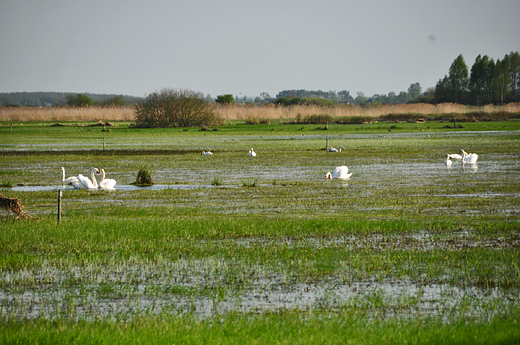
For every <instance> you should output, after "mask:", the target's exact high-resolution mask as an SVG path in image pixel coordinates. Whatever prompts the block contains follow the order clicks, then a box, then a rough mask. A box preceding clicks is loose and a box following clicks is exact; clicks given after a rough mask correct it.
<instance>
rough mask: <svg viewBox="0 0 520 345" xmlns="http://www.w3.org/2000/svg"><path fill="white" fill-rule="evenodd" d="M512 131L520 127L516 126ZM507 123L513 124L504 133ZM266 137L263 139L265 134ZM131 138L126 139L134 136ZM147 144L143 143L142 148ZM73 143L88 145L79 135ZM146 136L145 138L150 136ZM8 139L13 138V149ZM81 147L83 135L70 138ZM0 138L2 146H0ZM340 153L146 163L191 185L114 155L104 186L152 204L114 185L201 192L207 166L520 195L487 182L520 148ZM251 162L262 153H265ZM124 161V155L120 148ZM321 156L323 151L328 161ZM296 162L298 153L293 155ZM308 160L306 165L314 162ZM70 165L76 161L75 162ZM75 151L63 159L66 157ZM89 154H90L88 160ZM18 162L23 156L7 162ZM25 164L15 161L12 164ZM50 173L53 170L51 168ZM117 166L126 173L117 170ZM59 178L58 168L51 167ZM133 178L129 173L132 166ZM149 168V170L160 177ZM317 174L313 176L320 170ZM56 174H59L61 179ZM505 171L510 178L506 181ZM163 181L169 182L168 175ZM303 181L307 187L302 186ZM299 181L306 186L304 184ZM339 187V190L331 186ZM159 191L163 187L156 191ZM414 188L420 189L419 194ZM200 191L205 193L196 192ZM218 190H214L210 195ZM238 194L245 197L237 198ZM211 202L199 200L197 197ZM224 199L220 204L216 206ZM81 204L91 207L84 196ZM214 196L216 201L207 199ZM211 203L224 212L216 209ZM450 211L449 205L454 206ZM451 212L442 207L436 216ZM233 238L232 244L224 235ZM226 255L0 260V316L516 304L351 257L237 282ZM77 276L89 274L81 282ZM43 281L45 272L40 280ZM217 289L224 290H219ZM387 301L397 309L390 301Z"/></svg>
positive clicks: (419, 247)
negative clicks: (323, 270) (112, 181)
mask: <svg viewBox="0 0 520 345" xmlns="http://www.w3.org/2000/svg"><path fill="white" fill-rule="evenodd" d="M514 133H515V134H517V133H518V131H515V132H514ZM426 134H427V133H425V132H423V133H420V134H417V133H415V134H394V133H389V134H387V135H385V136H382V135H372V136H371V135H340V136H331V139H341V138H360V139H363V138H377V137H392V138H401V137H417V136H424V135H426ZM480 134H482V135H487V136H493V135H504V134H507V133H505V132H489V133H480ZM509 134H511V133H509ZM453 135H455V134H451V133H435V136H439V137H440V136H445V137H449V136H453ZM475 135H476V134H475V133H474V132H467V133H464V132H457V133H456V136H471V137H474V136H475ZM320 138H323V136H313V135H305V136H301V137H297V138H296V139H298V140H308V139H312V140H314V139H320ZM269 139H273V140H275V139H289V138H288V137H272V138H269ZM269 139H266V140H269ZM131 145H132V144H125V146H131ZM142 145H143V144H141V143H140V144H139V146H141V147H142ZM80 146H81V147H83V146H85V145H83V144H82V145H80ZM150 146H153V145H152V144H150ZM13 147H14V148H13ZM52 147H53V150H67V149H70V147H74V145H69V144H66V145H65V144H64V145H56V144H53V145H52ZM78 147H79V146H78ZM35 148H36V149H41V150H43V149H47V146H46V145H38V144H27V145H15V146H11V145H9V146H8V147H7V148H6V149H9V150H32V149H35ZM2 149H4V148H0V152H1V150H2ZM341 157H342V156H341V155H329V156H327V159H328V161H327V165H324V164H322V165H319V164H314V162H308V163H306V162H304V161H303V160H297V159H294V161H291V158H288V161H285V162H282V163H281V165H280V166H269V165H267V166H266V165H261V164H251V165H247V164H242V165H241V166H239V167H237V169H235V167H232V166H229V165H228V166H224V167H221V166H218V165H211V166H203V167H200V168H197V167H195V168H186V167H176V166H168V167H164V168H161V169H157V170H156V171H155V172H154V180H156V181H157V180H158V181H163V180H166V178H169V179H171V180H172V181H188V180H187V179H188V178H189V183H190V184H183V183H180V184H156V185H153V186H147V187H138V186H134V185H130V184H125V183H129V182H131V179H130V177H129V173H128V170H129V168H128V165H127V166H124V164H123V163H120V164H121V166H124V167H120V166H118V167H117V169H119V171H118V170H116V169H114V170H111V171H110V173H111V175H110V177H115V178H116V179H117V180H118V181H123V182H125V183H122V184H117V185H116V186H115V188H114V189H113V190H111V191H108V193H110V198H112V199H113V200H120V199H121V201H120V202H121V203H125V205H132V206H136V207H137V206H140V207H149V205H150V204H154V203H156V201H155V200H151V201H149V202H143V201H141V200H140V201H138V202H135V201H133V200H129V199H124V198H120V199H118V197H119V196H120V195H121V194H122V193H128V192H135V191H144V192H146V191H160V190H169V189H172V190H193V189H201V191H200V192H198V191H197V192H196V193H199V194H201V195H202V194H205V193H208V192H209V191H210V190H204V189H205V188H215V186H213V185H211V184H210V182H211V181H210V179H212V178H214V177H215V176H219V177H220V178H222V180H223V183H224V185H223V186H222V187H224V188H230V187H232V188H235V187H240V186H241V185H242V183H243V181H244V180H245V179H258V181H259V182H258V185H259V186H260V187H261V188H270V187H271V186H272V185H273V183H272V181H273V180H276V181H277V182H278V183H279V184H283V183H291V182H303V183H306V184H308V185H312V186H313V187H314V186H316V185H318V188H307V189H308V191H307V193H308V195H310V194H311V193H315V194H317V193H321V189H320V188H319V186H320V185H319V183H327V184H330V185H333V186H337V187H338V188H342V189H341V191H343V188H344V189H345V190H348V188H352V187H356V188H357V189H356V192H358V194H357V195H356V196H366V195H370V193H371V192H372V191H374V190H377V189H378V188H384V187H387V186H389V185H392V186H395V185H397V186H403V187H414V188H415V187H417V188H415V189H414V190H413V193H412V194H413V195H412V194H408V195H407V196H409V197H414V196H417V195H421V196H424V193H426V192H423V191H422V190H421V187H424V186H428V185H434V186H438V189H436V191H435V193H434V194H432V195H433V196H435V197H451V198H458V199H461V200H462V199H466V198H470V197H478V198H484V199H486V200H489V204H492V203H494V201H495V200H494V199H499V198H501V197H504V196H505V197H508V198H519V197H520V194H519V193H517V192H515V191H512V192H508V191H507V190H506V191H504V189H502V190H501V191H499V192H497V191H496V190H495V189H494V188H493V187H494V186H496V185H499V184H500V183H502V184H504V183H507V181H510V183H518V172H519V171H520V159H518V154H516V153H511V154H509V155H508V154H502V155H496V156H492V155H489V156H488V155H486V154H485V153H482V154H481V155H480V157H479V162H478V163H477V164H461V163H460V161H456V160H454V161H453V165H452V166H451V167H447V166H445V165H444V164H443V161H444V158H443V157H438V160H432V159H431V158H430V157H416V158H415V159H414V160H412V161H401V162H399V161H395V160H391V159H386V158H381V159H373V160H362V159H358V160H357V161H354V162H346V163H344V162H343V160H342V158H341ZM257 158H258V159H257V160H256V161H251V160H249V162H261V158H262V157H261V155H260V156H259V157H257ZM121 160H123V158H121ZM324 161H325V160H324ZM292 163H295V164H292ZM311 163H312V164H311ZM74 164H78V163H74ZM74 164H73V163H72V162H71V163H70V164H69V166H70V165H72V166H74ZM89 164H90V163H89ZM343 164H346V165H347V166H348V167H349V170H350V172H352V173H353V175H352V177H351V179H350V180H347V181H337V180H333V181H326V182H325V181H324V177H325V173H326V172H327V171H332V170H333V169H334V167H335V166H339V165H343ZM13 169H19V167H13ZM20 169H21V168H20ZM23 169H28V170H33V171H40V170H43V168H42V167H41V166H36V164H35V165H33V166H24V168H23ZM56 175H58V174H56ZM123 176H124V177H125V178H126V180H125V178H123ZM57 178H58V176H57ZM131 178H134V180H135V177H134V176H131ZM156 178H157V179H156ZM454 179H459V181H460V183H466V184H472V185H474V186H476V187H477V188H476V189H475V190H474V192H471V193H459V192H453V193H452V192H449V191H446V190H444V189H443V185H442V184H443V182H445V183H446V184H449V183H452V182H451V181H452V180H454ZM320 180H321V181H320ZM57 181H59V179H57ZM503 181H506V182H503ZM168 182H171V181H168ZM306 187H307V186H304V188H306ZM301 189H303V188H301ZM0 190H10V191H15V192H29V193H30V192H40V191H58V190H66V191H70V192H71V193H73V192H75V190H74V188H73V187H72V186H63V185H55V184H52V185H39V186H36V185H25V186H15V187H12V188H0ZM338 190H339V189H338ZM157 194H160V193H157ZM415 194H416V195H415ZM318 197H319V198H328V197H329V196H327V195H321V194H320V195H319V196H318ZM225 201H226V202H228V203H229V204H230V205H231V206H230V207H229V211H226V210H224V212H230V213H231V212H237V213H238V212H245V211H246V210H247V212H249V205H250V204H251V203H252V202H253V201H252V200H250V199H247V200H246V201H243V200H236V199H231V200H230V199H229V197H228V199H226V200H225ZM202 202H204V200H202ZM218 202H219V201H218V200H217V203H218ZM241 202H242V203H241ZM204 206H207V205H204ZM220 206H222V205H219V207H220ZM292 206H294V208H293V209H292V210H291V212H294V211H295V210H296V211H297V210H298V208H297V207H305V206H299V204H295V205H292ZM508 206H509V207H510V208H511V210H506V211H507V212H509V214H511V216H512V217H516V220H517V219H518V214H519V208H518V206H517V205H510V204H509V205H508ZM85 207H88V206H85ZM335 207H336V208H341V207H342V206H341V205H337V206H332V207H331V208H330V209H329V212H334V209H335ZM216 208H217V207H216V206H215V209H216ZM215 209H213V212H222V211H215ZM452 212H455V211H452ZM446 214H448V215H449V213H448V211H446V212H444V213H443V215H444V216H446ZM222 241H223V242H226V243H223V246H224V247H232V246H242V247H246V248H249V247H255V246H268V247H269V246H286V247H287V248H291V247H300V246H302V247H307V248H310V249H311V250H319V249H322V248H331V247H337V246H340V247H343V248H347V249H348V248H353V249H356V248H363V249H367V250H374V251H378V250H410V251H421V252H424V251H431V250H449V251H457V250H460V248H490V249H494V250H497V251H499V250H511V249H514V248H519V246H520V243H519V241H518V234H516V237H515V238H514V239H510V238H509V239H508V238H494V239H488V238H475V237H471V236H467V234H464V233H463V232H462V231H461V233H454V234H453V235H452V236H451V237H449V238H439V237H438V236H437V234H433V233H429V232H427V231H423V232H419V233H414V234H411V235H386V236H382V235H380V234H379V235H378V234H369V235H349V236H333V237H327V238H324V237H308V238H304V239H298V241H295V240H294V239H291V238H287V239H283V240H281V241H274V240H270V239H264V238H247V239H239V240H237V239H230V240H222ZM229 242H232V243H229ZM205 245H206V243H204V241H200V242H199V243H194V246H201V247H204V246H205ZM232 265H233V263H232V262H229V261H225V260H223V259H218V258H203V259H199V260H184V259H179V260H176V261H170V262H164V263H161V264H154V263H140V264H132V263H130V262H127V263H124V264H121V265H119V266H117V267H112V266H106V267H101V268H90V267H88V265H87V266H83V267H72V268H69V269H64V268H57V267H42V268H40V269H36V268H35V269H33V270H29V269H20V270H12V271H0V286H2V288H0V315H1V316H0V317H3V318H4V319H11V318H12V319H22V320H26V319H35V318H46V319H53V318H55V317H59V316H61V317H68V318H71V319H75V320H78V319H86V320H93V319H94V318H96V317H100V318H117V317H126V318H127V319H130V318H131V317H132V316H133V315H135V314H136V313H137V312H144V311H149V312H152V313H158V312H161V311H167V312H172V313H180V314H184V313H193V314H195V315H197V316H199V317H201V318H207V317H214V316H216V315H219V314H223V313H227V312H231V311H240V312H265V311H276V310H280V309H298V310H302V311H306V310H314V309H322V308H332V309H334V308H338V307H339V306H362V307H366V308H369V309H374V310H377V309H378V308H381V306H382V305H383V306H385V308H384V313H385V314H387V315H388V314H392V313H394V314H397V313H399V310H403V306H404V309H405V310H406V311H405V312H404V313H405V314H406V315H408V316H410V315H411V316H413V315H417V314H421V315H426V316H441V317H442V316H444V315H450V314H452V313H461V315H462V316H464V317H472V316H475V315H478V316H482V315H484V318H485V317H492V316H493V315H494V313H497V312H504V311H507V309H508V308H509V307H510V306H512V305H514V306H518V305H519V304H520V300H519V298H518V296H519V294H520V290H519V289H518V288H512V289H503V288H500V287H481V286H462V285H461V286H454V285H451V284H448V283H446V281H449V279H446V280H444V281H437V282H431V281H429V282H428V283H422V282H420V281H412V280H407V279H391V278H384V279H379V278H376V277H369V278H367V279H365V280H356V279H355V278H353V275H352V274H350V271H349V266H348V263H345V266H344V269H342V270H340V271H338V272H333V273H331V274H330V276H329V277H327V278H326V279H321V280H318V281H312V282H297V283H294V282H291V281H290V278H288V277H286V276H284V274H283V272H282V273H280V271H281V270H280V271H276V272H274V271H268V270H267V269H264V268H263V267H261V266H258V267H248V268H247V269H251V271H253V269H254V271H255V272H256V273H255V274H251V275H249V276H247V277H248V278H247V279H246V282H245V284H244V285H243V286H230V285H228V284H227V283H226V282H225V281H224V276H225V274H221V273H222V271H220V270H221V269H222V268H221V267H228V266H232ZM77 280H79V281H85V282H81V283H77ZM41 282H45V283H41ZM222 291H223V292H224V294H223V295H222ZM393 307H395V309H394V308H393Z"/></svg>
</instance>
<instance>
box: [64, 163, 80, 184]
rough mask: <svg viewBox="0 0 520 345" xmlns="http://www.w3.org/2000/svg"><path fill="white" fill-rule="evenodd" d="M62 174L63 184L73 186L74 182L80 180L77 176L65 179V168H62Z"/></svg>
mask: <svg viewBox="0 0 520 345" xmlns="http://www.w3.org/2000/svg"><path fill="white" fill-rule="evenodd" d="M61 172H62V177H61V182H63V184H72V183H73V182H79V180H78V178H77V177H76V176H71V177H67V178H65V168H64V167H61Z"/></svg>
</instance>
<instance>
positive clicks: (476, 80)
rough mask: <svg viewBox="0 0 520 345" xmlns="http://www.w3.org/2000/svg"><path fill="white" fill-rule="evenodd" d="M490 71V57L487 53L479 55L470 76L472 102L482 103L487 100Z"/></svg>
mask: <svg viewBox="0 0 520 345" xmlns="http://www.w3.org/2000/svg"><path fill="white" fill-rule="evenodd" d="M488 73H489V58H488V56H487V55H484V56H483V57H482V56H480V55H479V56H477V58H476V59H475V63H474V64H473V66H471V74H470V78H469V90H470V93H471V98H472V100H473V102H472V103H474V104H476V105H481V104H483V103H484V102H485V101H486V81H487V75H488Z"/></svg>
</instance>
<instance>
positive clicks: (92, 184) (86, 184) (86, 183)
mask: <svg viewBox="0 0 520 345" xmlns="http://www.w3.org/2000/svg"><path fill="white" fill-rule="evenodd" d="M97 173H99V170H98V169H97V168H92V170H90V178H91V179H92V181H91V180H89V179H88V177H85V176H83V175H81V174H79V175H78V180H79V182H80V183H81V186H79V188H88V189H97V187H98V184H97V181H96V177H95V176H94V174H97ZM74 188H78V187H76V186H74Z"/></svg>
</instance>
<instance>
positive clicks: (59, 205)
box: [58, 190, 63, 224]
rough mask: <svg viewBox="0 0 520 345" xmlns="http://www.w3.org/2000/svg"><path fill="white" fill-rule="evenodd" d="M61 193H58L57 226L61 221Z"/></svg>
mask: <svg viewBox="0 0 520 345" xmlns="http://www.w3.org/2000/svg"><path fill="white" fill-rule="evenodd" d="M62 195H63V192H62V191H61V190H59V191H58V224H59V223H60V221H61V196H62Z"/></svg>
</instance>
